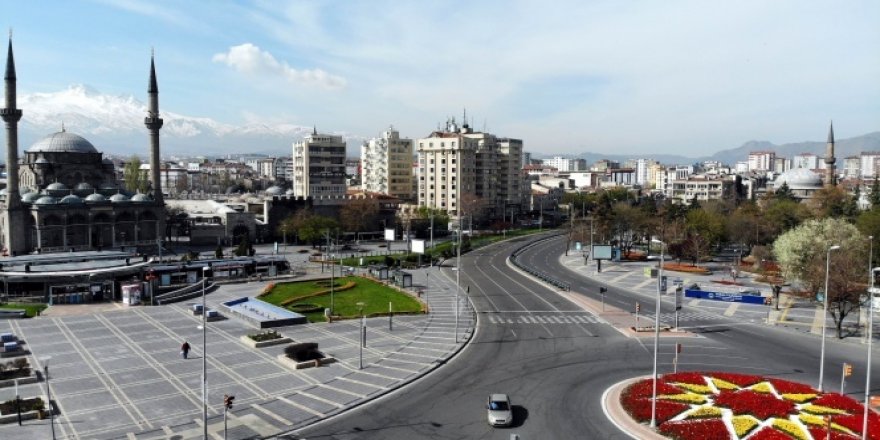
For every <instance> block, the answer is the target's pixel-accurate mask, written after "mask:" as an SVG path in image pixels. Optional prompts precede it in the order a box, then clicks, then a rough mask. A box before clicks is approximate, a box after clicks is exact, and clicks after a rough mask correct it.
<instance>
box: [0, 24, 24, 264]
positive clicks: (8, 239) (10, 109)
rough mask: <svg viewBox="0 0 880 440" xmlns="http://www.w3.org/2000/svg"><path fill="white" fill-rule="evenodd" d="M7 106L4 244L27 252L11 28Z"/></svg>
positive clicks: (12, 251) (1, 114) (12, 252)
mask: <svg viewBox="0 0 880 440" xmlns="http://www.w3.org/2000/svg"><path fill="white" fill-rule="evenodd" d="M3 79H4V80H5V83H6V107H5V108H2V109H0V117H2V118H3V121H4V122H6V206H5V208H6V209H5V210H4V211H3V216H2V219H0V224H2V237H0V238H2V241H3V243H2V244H3V247H4V248H5V249H6V251H8V252H9V255H17V254H20V253H23V252H26V250H27V249H26V247H27V237H26V234H25V230H24V211H23V210H22V205H21V195H20V194H19V193H18V121H19V120H20V119H21V110H19V109H18V108H16V107H17V103H16V102H15V101H16V99H15V98H16V90H15V58H14V57H13V56H12V31H10V32H9V50H8V52H7V55H6V74H5V75H4V76H3Z"/></svg>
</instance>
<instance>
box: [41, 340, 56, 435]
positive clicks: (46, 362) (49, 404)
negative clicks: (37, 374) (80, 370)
mask: <svg viewBox="0 0 880 440" xmlns="http://www.w3.org/2000/svg"><path fill="white" fill-rule="evenodd" d="M50 359H52V357H51V356H43V357H41V358H40V363H42V364H43V376H44V377H45V378H46V406H47V407H48V408H49V426H50V427H51V428H52V440H55V411H53V410H52V389H51V388H49V360H50Z"/></svg>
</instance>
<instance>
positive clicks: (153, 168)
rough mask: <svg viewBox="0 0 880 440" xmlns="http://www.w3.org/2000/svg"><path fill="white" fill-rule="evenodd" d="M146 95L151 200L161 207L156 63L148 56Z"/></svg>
mask: <svg viewBox="0 0 880 440" xmlns="http://www.w3.org/2000/svg"><path fill="white" fill-rule="evenodd" d="M147 95H149V97H150V107H149V109H148V110H147V112H148V114H147V117H146V118H144V125H146V126H147V128H148V129H149V130H150V183H151V184H152V186H153V200H154V201H155V202H156V204H157V205H159V206H162V205H163V204H164V201H163V200H162V184H161V181H160V180H159V176H160V174H159V173H160V169H159V167H160V160H159V129H160V128H162V123H163V121H162V118H160V117H159V86H158V85H157V83H156V63H155V61H154V57H153V56H152V55H151V56H150V85H149V87H147Z"/></svg>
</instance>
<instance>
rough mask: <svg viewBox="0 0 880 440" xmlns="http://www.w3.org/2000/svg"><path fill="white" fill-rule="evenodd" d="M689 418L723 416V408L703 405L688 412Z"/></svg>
mask: <svg viewBox="0 0 880 440" xmlns="http://www.w3.org/2000/svg"><path fill="white" fill-rule="evenodd" d="M686 417H687V418H688V419H704V418H709V417H721V408H716V407H714V406H701V407H699V408H696V409H694V410H693V411H690V412H688V413H687V416H686Z"/></svg>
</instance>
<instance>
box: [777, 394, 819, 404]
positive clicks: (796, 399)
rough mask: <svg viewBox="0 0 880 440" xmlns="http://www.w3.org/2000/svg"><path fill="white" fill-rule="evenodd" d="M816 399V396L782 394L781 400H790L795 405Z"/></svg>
mask: <svg viewBox="0 0 880 440" xmlns="http://www.w3.org/2000/svg"><path fill="white" fill-rule="evenodd" d="M815 397H816V394H783V395H782V398H783V399H785V400H790V401H792V402H795V403H804V402H806V401H808V400H813V398H815Z"/></svg>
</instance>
